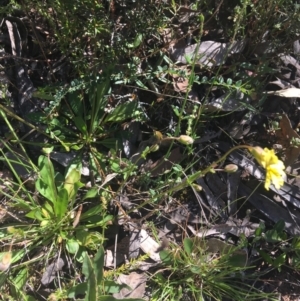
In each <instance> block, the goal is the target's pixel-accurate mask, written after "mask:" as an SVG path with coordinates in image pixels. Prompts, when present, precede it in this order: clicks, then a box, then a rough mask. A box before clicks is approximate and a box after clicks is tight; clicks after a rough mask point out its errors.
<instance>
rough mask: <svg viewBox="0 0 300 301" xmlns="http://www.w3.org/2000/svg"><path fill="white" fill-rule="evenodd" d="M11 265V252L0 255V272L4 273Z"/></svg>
mask: <svg viewBox="0 0 300 301" xmlns="http://www.w3.org/2000/svg"><path fill="white" fill-rule="evenodd" d="M10 264H11V252H6V253H3V254H2V257H1V260H0V271H1V272H5V271H6V270H7V269H8V268H9V267H10Z"/></svg>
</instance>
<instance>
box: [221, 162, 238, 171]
mask: <svg viewBox="0 0 300 301" xmlns="http://www.w3.org/2000/svg"><path fill="white" fill-rule="evenodd" d="M238 169H239V167H238V166H237V165H235V164H227V165H226V166H225V167H224V171H225V172H228V173H233V172H236V171H237V170H238Z"/></svg>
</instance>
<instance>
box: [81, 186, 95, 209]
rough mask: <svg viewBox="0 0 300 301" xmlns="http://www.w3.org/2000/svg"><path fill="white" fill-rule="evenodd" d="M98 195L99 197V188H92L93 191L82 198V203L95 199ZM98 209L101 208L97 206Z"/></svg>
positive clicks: (90, 190) (89, 191)
mask: <svg viewBox="0 0 300 301" xmlns="http://www.w3.org/2000/svg"><path fill="white" fill-rule="evenodd" d="M97 195H98V187H92V188H91V189H89V190H88V192H87V193H86V194H85V196H84V197H83V198H82V201H84V200H86V199H91V198H94V197H95V196H97ZM96 207H99V206H96ZM93 208H95V207H93Z"/></svg>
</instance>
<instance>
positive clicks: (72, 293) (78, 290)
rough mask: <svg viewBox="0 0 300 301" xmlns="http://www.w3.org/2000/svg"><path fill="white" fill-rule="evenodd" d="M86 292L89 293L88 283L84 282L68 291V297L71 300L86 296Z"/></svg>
mask: <svg viewBox="0 0 300 301" xmlns="http://www.w3.org/2000/svg"><path fill="white" fill-rule="evenodd" d="M86 291H87V283H86V282H83V283H79V284H78V285H76V286H73V287H71V288H70V289H68V291H67V295H68V297H69V298H73V299H74V298H75V297H76V296H77V295H84V294H85V293H86Z"/></svg>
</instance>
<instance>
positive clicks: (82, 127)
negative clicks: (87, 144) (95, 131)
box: [74, 116, 88, 137]
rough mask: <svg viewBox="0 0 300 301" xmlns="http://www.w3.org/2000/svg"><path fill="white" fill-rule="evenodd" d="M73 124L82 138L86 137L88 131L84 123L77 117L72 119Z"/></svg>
mask: <svg viewBox="0 0 300 301" xmlns="http://www.w3.org/2000/svg"><path fill="white" fill-rule="evenodd" d="M74 123H75V125H76V127H77V129H78V130H79V131H80V132H81V133H82V134H83V135H84V137H86V136H87V135H88V131H87V126H86V123H85V121H84V120H83V119H82V118H81V117H79V116H77V117H74Z"/></svg>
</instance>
